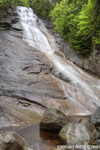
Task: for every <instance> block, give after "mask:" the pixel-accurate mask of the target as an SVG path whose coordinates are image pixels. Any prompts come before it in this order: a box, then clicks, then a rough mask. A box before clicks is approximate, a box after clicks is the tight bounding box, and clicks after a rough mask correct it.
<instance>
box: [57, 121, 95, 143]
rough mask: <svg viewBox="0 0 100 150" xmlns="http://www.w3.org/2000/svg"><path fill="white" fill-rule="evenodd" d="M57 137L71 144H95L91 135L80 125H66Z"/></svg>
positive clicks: (85, 127)
mask: <svg viewBox="0 0 100 150" xmlns="http://www.w3.org/2000/svg"><path fill="white" fill-rule="evenodd" d="M59 136H60V137H61V138H62V139H63V140H65V141H66V142H68V143H71V144H85V143H88V144H95V138H94V135H93V133H92V132H91V131H90V130H89V129H88V128H87V126H85V125H84V124H82V123H68V124H67V125H65V126H64V127H63V128H62V130H61V131H60V133H59Z"/></svg>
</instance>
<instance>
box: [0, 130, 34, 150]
mask: <svg viewBox="0 0 100 150" xmlns="http://www.w3.org/2000/svg"><path fill="white" fill-rule="evenodd" d="M0 150H32V149H30V148H29V145H28V144H27V142H26V141H25V140H24V139H23V138H22V137H21V136H20V135H19V134H17V133H16V132H4V133H2V134H0Z"/></svg>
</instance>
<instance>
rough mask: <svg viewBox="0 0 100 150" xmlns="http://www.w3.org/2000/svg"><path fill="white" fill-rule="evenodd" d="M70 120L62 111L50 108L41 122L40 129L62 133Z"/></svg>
mask: <svg viewBox="0 0 100 150" xmlns="http://www.w3.org/2000/svg"><path fill="white" fill-rule="evenodd" d="M69 121H70V120H69V119H68V117H67V116H65V115H64V113H62V112H61V111H60V110H58V109H56V108H49V109H47V110H46V111H45V113H44V115H43V118H42V120H41V122H40V128H41V129H43V130H51V131H53V130H55V131H56V130H57V131H60V130H61V129H62V127H63V126H64V125H66V124H67V123H68V122H69Z"/></svg>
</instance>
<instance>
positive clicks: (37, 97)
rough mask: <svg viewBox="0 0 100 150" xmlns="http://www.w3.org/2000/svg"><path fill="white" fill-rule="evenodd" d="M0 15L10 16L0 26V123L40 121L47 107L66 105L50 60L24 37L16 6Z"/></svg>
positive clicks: (2, 124)
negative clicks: (8, 23) (6, 24)
mask: <svg viewBox="0 0 100 150" xmlns="http://www.w3.org/2000/svg"><path fill="white" fill-rule="evenodd" d="M0 15H1V17H0V20H1V19H2V21H3V20H4V19H5V18H6V21H7V20H8V19H10V27H9V26H5V24H2V26H1V27H0V108H1V109H0V112H1V114H0V116H1V117H0V127H2V126H10V125H20V124H24V123H29V122H36V121H39V120H40V119H41V116H42V115H43V113H44V110H45V109H46V108H48V107H52V106H53V107H54V106H56V107H57V108H61V107H62V106H65V108H66V103H65V102H64V101H63V100H64V92H63V90H62V88H61V87H60V86H59V83H58V81H57V80H56V79H55V78H53V77H52V75H51V71H52V69H53V65H52V63H51V62H50V61H49V60H48V58H47V57H46V56H45V54H43V53H41V52H40V51H38V50H36V49H35V48H32V47H30V46H28V45H27V43H25V42H24V41H23V31H22V27H21V24H20V23H19V22H18V21H19V18H18V15H17V14H16V11H15V8H12V10H9V12H8V13H6V15H5V18H4V16H3V18H2V15H3V10H2V13H1V14H0ZM5 104H6V105H5Z"/></svg>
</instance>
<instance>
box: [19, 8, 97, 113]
mask: <svg viewBox="0 0 100 150" xmlns="http://www.w3.org/2000/svg"><path fill="white" fill-rule="evenodd" d="M17 13H18V14H19V17H20V23H21V25H22V27H23V40H24V41H26V42H27V43H28V45H30V46H32V47H34V48H36V49H37V50H39V51H41V52H43V53H45V55H46V56H47V57H48V58H49V59H50V61H51V62H52V63H53V65H54V66H55V70H56V71H54V73H53V75H54V77H55V76H56V77H57V80H59V79H58V78H60V80H59V81H58V82H59V84H60V85H61V87H62V90H63V91H64V94H65V98H66V103H67V106H68V108H69V110H68V112H67V114H73V113H74V114H76V115H90V114H92V113H93V112H94V111H95V109H96V108H97V107H98V106H99V105H100V94H99V93H100V80H99V79H98V78H96V77H94V76H92V75H89V74H88V73H86V72H84V71H83V70H82V69H80V68H79V67H77V66H76V65H74V64H73V63H72V62H70V61H69V60H67V59H66V58H64V56H63V54H61V52H59V51H58V49H57V46H56V44H55V43H54V39H53V37H52V36H51V35H50V34H49V32H48V30H47V29H46V28H45V26H44V24H43V23H42V21H41V20H40V19H39V18H38V17H37V16H36V15H35V14H34V12H33V11H32V9H31V8H25V7H17ZM55 72H56V73H55ZM90 104H91V105H90Z"/></svg>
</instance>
